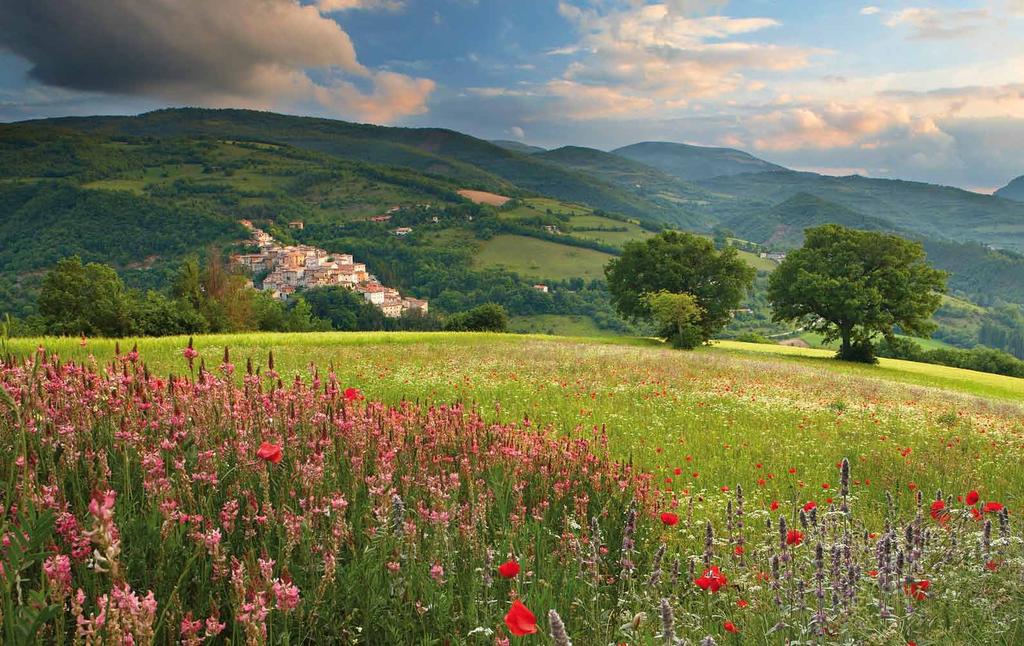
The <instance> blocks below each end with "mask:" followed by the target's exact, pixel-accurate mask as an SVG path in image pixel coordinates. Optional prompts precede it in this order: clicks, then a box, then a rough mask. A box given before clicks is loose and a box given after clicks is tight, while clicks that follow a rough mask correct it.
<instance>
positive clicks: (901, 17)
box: [885, 7, 994, 40]
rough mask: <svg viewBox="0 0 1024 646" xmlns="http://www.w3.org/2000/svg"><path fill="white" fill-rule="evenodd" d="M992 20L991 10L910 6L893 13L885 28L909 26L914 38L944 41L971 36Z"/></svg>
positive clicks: (988, 24)
mask: <svg viewBox="0 0 1024 646" xmlns="http://www.w3.org/2000/svg"><path fill="white" fill-rule="evenodd" d="M993 20H994V16H993V15H992V13H991V12H990V11H989V10H988V9H962V10H942V9H934V8H931V7H908V8H906V9H901V10H899V11H897V12H894V13H892V14H891V15H890V16H889V18H888V19H886V20H885V25H886V26H887V27H907V28H909V29H910V30H911V37H913V38H919V39H926V40H936V39H937V40H941V39H949V38H960V37H962V36H969V35H971V34H974V33H976V32H978V31H980V30H982V29H984V28H985V27H988V26H990V25H992V24H993V23H992V21H993Z"/></svg>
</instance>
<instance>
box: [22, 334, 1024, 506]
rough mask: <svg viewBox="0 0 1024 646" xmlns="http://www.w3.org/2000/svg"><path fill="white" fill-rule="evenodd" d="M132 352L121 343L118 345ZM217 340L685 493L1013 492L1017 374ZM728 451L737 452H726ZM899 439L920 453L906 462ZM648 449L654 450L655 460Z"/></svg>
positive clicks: (520, 348)
mask: <svg viewBox="0 0 1024 646" xmlns="http://www.w3.org/2000/svg"><path fill="white" fill-rule="evenodd" d="M186 341H187V339H185V338H182V337H169V338H159V339H139V340H138V347H139V351H140V352H141V354H142V357H143V358H144V359H145V360H146V361H147V363H148V365H149V367H150V370H151V371H152V372H154V373H155V374H161V375H166V374H170V373H177V374H182V373H187V372H188V367H187V365H186V363H185V361H184V359H182V357H181V350H182V348H184V346H185V344H186ZM133 343H134V341H122V342H121V349H122V351H127V350H128V349H130V347H131V346H132V344H133ZM39 345H44V346H46V347H47V348H50V349H52V350H55V351H58V352H59V353H60V354H61V356H62V357H64V358H65V359H79V360H81V359H83V358H86V357H88V356H89V355H90V354H93V355H95V356H96V358H97V360H99V361H107V360H109V358H110V357H111V356H112V354H113V346H114V342H113V341H110V340H103V339H93V340H90V341H89V342H88V345H87V346H86V347H85V348H82V347H80V346H79V342H78V340H76V339H16V340H12V341H11V342H10V346H11V348H12V349H13V350H15V351H18V352H22V353H24V352H31V351H32V350H33V349H34V348H36V347H37V346H39ZM225 346H229V347H230V348H231V359H232V361H233V363H234V364H235V365H236V366H237V367H238V370H239V371H243V370H244V366H245V364H246V361H247V360H249V359H251V360H252V361H253V362H254V364H255V366H256V367H260V366H265V365H266V361H267V356H268V353H269V352H270V351H273V353H274V357H275V362H276V368H277V370H278V371H280V372H281V373H282V378H283V379H284V380H285V381H289V380H291V379H293V378H294V376H295V375H296V374H298V375H300V376H306V377H307V378H308V375H309V374H310V373H309V366H310V364H315V365H317V366H319V367H320V368H321V369H322V370H326V369H327V368H328V367H329V366H333V369H334V371H335V372H336V373H337V374H338V379H339V382H340V383H342V384H346V385H355V386H358V387H360V388H362V389H363V390H364V391H365V392H366V393H367V396H369V397H371V398H379V399H383V400H384V401H388V402H397V401H401V400H403V399H408V400H414V401H421V402H423V401H429V402H445V401H453V400H461V401H465V402H469V403H471V404H473V405H478V406H480V407H481V408H483V409H484V410H486V411H488V415H490V416H492V417H493V418H494V419H497V420H504V421H509V420H515V419H521V418H522V417H523V416H527V417H529V418H530V419H535V420H538V421H539V422H540V423H543V424H550V425H552V428H553V429H554V430H556V431H558V432H564V433H570V432H573V431H574V429H579V428H589V427H590V426H592V425H605V426H606V427H607V429H608V432H609V434H610V442H611V447H612V449H613V451H614V453H615V454H616V455H617V456H619V457H621V458H624V459H625V458H630V457H632V459H634V460H635V461H638V462H639V464H641V465H643V466H644V467H645V468H651V469H655V470H660V469H663V468H667V467H666V465H668V466H677V465H678V464H679V463H681V461H682V456H683V455H685V454H692V455H693V456H694V458H695V460H696V464H697V465H700V470H701V471H705V472H706V473H707V476H706V477H707V478H708V480H707V481H705V480H704V479H701V480H699V481H698V482H695V483H692V484H693V485H695V486H699V487H705V486H709V487H717V486H718V485H721V484H730V483H733V484H734V483H735V482H747V481H749V480H750V478H751V477H756V472H755V470H754V469H753V466H752V465H753V463H754V462H758V461H761V462H764V463H765V464H771V465H772V468H774V469H776V470H777V471H783V470H784V469H785V468H787V467H788V466H790V465H791V464H792V465H793V466H796V467H799V468H800V469H801V472H804V471H806V478H807V479H808V480H809V481H811V482H815V481H827V480H829V479H832V478H833V477H834V464H835V463H836V461H838V460H839V459H841V458H842V457H843V456H850V457H855V456H863V458H864V460H865V462H866V464H865V465H864V466H862V467H861V468H864V467H866V468H867V469H868V470H870V471H871V472H874V473H877V474H878V477H879V478H880V479H881V481H884V482H889V483H890V484H891V483H899V482H906V481H908V480H914V481H915V482H917V483H918V484H920V485H922V486H923V487H924V486H927V487H928V489H926V490H930V491H934V490H935V489H936V488H942V489H943V490H946V491H959V490H961V489H963V488H964V487H967V486H972V487H973V486H980V485H981V484H984V485H985V486H987V487H989V488H990V490H992V491H1001V492H1007V496H1008V497H1016V496H1021V495H1024V477H1020V470H1019V457H1020V454H1021V452H1022V451H1024V446H1022V441H1021V435H1020V419H1022V417H1024V411H1022V409H1021V408H1020V407H1019V406H1018V405H1017V403H1019V402H1024V380H1019V379H1013V378H1010V377H1004V376H999V375H990V374H984V373H976V372H971V371H967V370H960V369H956V368H947V367H943V366H933V365H928V364H917V363H912V362H906V361H897V360H888V359H883V360H882V362H881V364H880V365H878V366H866V365H859V364H849V363H842V362H838V361H834V360H832V359H830V358H829V356H830V354H831V353H830V352H828V351H827V350H814V349H800V348H788V347H784V346H774V345H758V344H748V343H738V342H725V341H723V342H718V343H716V344H715V347H714V348H704V349H699V350H697V351H694V352H679V351H673V350H670V349H667V348H665V347H664V346H663V345H662V344H660V343H659V342H656V341H652V340H649V339H621V338H607V339H578V338H577V339H574V338H560V337H546V336H525V335H524V336H517V335H500V334H447V333H312V334H268V333H260V334H239V335H211V336H203V337H197V338H196V348H197V349H198V350H199V351H200V353H201V357H202V358H203V359H205V361H206V363H207V365H208V366H209V367H210V368H211V369H213V368H214V367H215V366H217V365H218V364H219V363H220V362H221V356H222V352H223V348H224V347H225ZM197 365H198V364H197ZM499 405H500V409H498V408H496V406H499ZM837 412H838V413H839V415H838V417H837ZM951 412H952V413H955V415H954V416H953V418H952V420H953V421H952V422H951V421H950V420H949V419H947V418H948V417H949V415H950V413H951ZM798 425H799V426H800V427H799V428H798ZM972 429H984V430H985V431H986V433H987V434H986V435H981V434H979V433H975V432H974V431H972ZM881 436H885V437H886V438H887V439H886V440H884V441H880V440H879V438H880V437H881ZM953 436H955V437H958V438H960V440H959V442H960V443H959V444H957V445H955V446H956V450H951V449H946V448H943V446H944V445H943V444H941V443H938V442H937V440H938V439H940V438H947V437H953ZM992 443H995V446H998V447H999V450H998V452H995V453H994V452H993V451H992V450H990V449H991V447H992ZM723 445H729V446H732V447H734V448H733V449H731V450H725V451H723V450H722V446H723ZM897 445H898V446H913V447H915V451H917V452H918V453H917V454H915V455H916V456H917V457H916V459H915V461H914V462H913V463H912V464H906V463H905V461H904V460H902V459H901V458H900V456H899V454H898V452H897V451H896V447H897ZM656 447H665V451H664V454H662V453H657V452H656V451H655V448H656ZM1015 465H1017V466H1015ZM779 484H780V485H781V483H779ZM774 495H779V496H782V495H784V496H787V497H792V496H799V495H804V494H800V493H798V492H797V491H795V490H790V489H786V490H780V491H777V492H776V493H775V494H774Z"/></svg>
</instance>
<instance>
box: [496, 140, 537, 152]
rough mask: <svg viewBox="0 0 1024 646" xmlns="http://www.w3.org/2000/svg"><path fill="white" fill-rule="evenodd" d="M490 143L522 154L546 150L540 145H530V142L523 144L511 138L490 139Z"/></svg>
mask: <svg viewBox="0 0 1024 646" xmlns="http://www.w3.org/2000/svg"><path fill="white" fill-rule="evenodd" d="M491 143H492V144H494V145H495V146H498V147H500V148H504V149H505V150H511V151H512V152H517V153H523V154H524V155H532V154H534V153H542V152H544V151H545V150H547V148H541V147H540V146H531V145H530V144H524V143H523V142H521V141H512V140H511V139H491Z"/></svg>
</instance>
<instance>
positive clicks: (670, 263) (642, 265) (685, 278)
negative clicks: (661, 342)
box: [605, 231, 756, 341]
mask: <svg viewBox="0 0 1024 646" xmlns="http://www.w3.org/2000/svg"><path fill="white" fill-rule="evenodd" d="M755 274H756V272H755V271H754V269H753V268H751V267H749V266H747V264H746V263H745V262H743V260H742V259H741V258H740V257H739V255H738V254H737V252H736V250H735V249H733V248H732V247H726V248H724V249H722V250H721V251H716V250H715V246H714V244H712V242H711V241H710V240H708V239H706V238H701V237H699V236H695V235H692V234H689V233H681V232H678V231H665V232H663V233H660V234H658V235H656V236H654V237H652V238H648V239H647V240H644V241H634V242H629V243H627V244H626V245H625V246H624V247H623V252H622V256H621V257H619V258H615V259H613V260H611V261H610V262H609V263H608V266H607V267H605V276H606V277H607V278H608V290H609V291H610V292H611V298H612V304H613V305H614V306H615V309H616V310H618V312H619V314H621V315H622V316H623V317H624V318H627V319H630V320H632V321H634V322H639V321H642V320H648V321H650V320H652V319H653V315H654V312H653V310H652V308H651V301H650V299H649V298H648V296H647V295H648V294H655V293H658V292H661V291H665V292H670V293H672V294H689V295H690V296H692V298H693V300H694V304H695V305H696V306H697V307H698V308H699V312H700V313H699V316H698V317H697V319H696V320H695V321H694V325H696V327H697V329H698V330H699V332H700V339H701V340H702V341H705V340H707V339H710V338H711V336H712V335H713V334H715V333H716V332H718V331H719V330H721V329H722V328H723V327H725V325H726V324H727V323H728V322H729V320H730V318H731V317H732V310H734V309H736V307H737V306H738V305H739V303H740V301H741V300H742V299H743V297H744V295H745V294H746V293H747V291H748V290H749V289H750V286H751V285H752V284H753V282H754V276H755Z"/></svg>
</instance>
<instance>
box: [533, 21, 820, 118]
mask: <svg viewBox="0 0 1024 646" xmlns="http://www.w3.org/2000/svg"><path fill="white" fill-rule="evenodd" d="M712 4H713V5H715V6H720V5H721V4H723V3H712ZM703 6H704V8H707V7H709V6H711V5H707V4H706V3H705V5H703ZM693 9H694V7H693V5H692V3H688V2H669V3H664V4H639V5H634V6H631V7H628V8H625V9H616V10H610V11H601V10H599V9H595V8H586V9H585V8H581V7H579V6H577V5H575V4H570V3H568V2H561V3H560V4H559V11H560V13H561V15H562V16H563V17H564V18H565V19H566V20H567V21H568V22H569V23H570V24H571V25H572V26H573V27H574V29H575V30H576V32H577V33H578V34H579V41H578V42H576V43H574V44H571V45H568V46H565V47H561V48H559V49H556V50H552V51H550V52H549V53H550V54H560V55H566V56H573V57H574V59H575V60H573V61H572V62H571V63H570V64H569V65H568V67H567V68H566V70H565V73H564V74H563V77H562V79H561V80H562V81H564V82H566V83H571V84H572V85H571V87H573V88H575V89H576V90H577V91H579V92H589V93H591V94H595V95H598V96H601V95H610V94H613V93H614V94H617V95H620V96H623V97H626V98H628V99H630V103H631V104H633V105H634V106H636V105H637V104H638V101H639V100H642V102H643V103H644V104H645V107H657V106H661V107H669V108H673V107H675V108H678V107H682V106H685V105H687V104H688V103H689V102H691V101H692V100H693V99H697V98H706V97H717V96H720V95H723V94H727V93H730V92H733V91H736V90H737V89H740V88H744V87H747V84H746V82H745V79H744V75H743V72H744V71H745V70H762V71H773V72H778V71H788V70H794V69H799V68H802V67H805V66H807V65H808V64H809V58H810V57H811V56H812V55H813V54H815V53H818V52H817V50H812V49H807V48H801V47H788V46H780V45H770V44H762V43H756V42H748V41H745V40H744V41H739V40H736V38H737V37H741V36H747V35H749V34H753V33H756V32H759V31H762V30H765V29H770V28H773V27H776V26H778V25H779V23H778V22H777V21H776V20H773V19H770V18H758V17H750V18H732V17H728V16H721V15H707V16H699V17H693V16H691V15H690V13H691V12H692V11H693ZM554 87H557V88H564V87H566V86H565V85H557V86H554ZM647 104H650V105H647ZM615 112H622V113H627V112H628V110H615ZM586 113H588V114H590V115H592V116H607V115H609V114H612V112H607V111H601V110H597V109H592V110H587V111H586Z"/></svg>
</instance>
